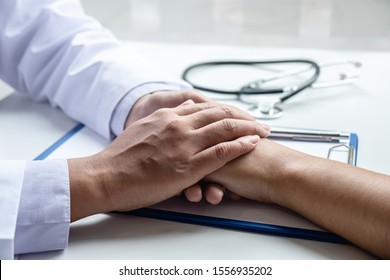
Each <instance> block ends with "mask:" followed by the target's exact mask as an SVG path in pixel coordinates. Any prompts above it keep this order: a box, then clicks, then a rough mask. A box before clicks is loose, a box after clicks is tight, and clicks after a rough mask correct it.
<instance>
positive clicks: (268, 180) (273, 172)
mask: <svg viewBox="0 0 390 280" xmlns="http://www.w3.org/2000/svg"><path fill="white" fill-rule="evenodd" d="M294 154H295V151H292V150H290V149H287V148H285V147H284V146H282V145H280V144H277V143H275V142H273V141H271V140H269V139H261V140H260V142H259V143H258V145H257V146H256V148H255V149H254V150H253V151H252V152H250V153H248V154H246V155H243V156H241V157H239V158H237V159H235V160H234V161H231V162H230V163H228V164H226V165H225V166H224V167H222V168H221V169H219V170H217V171H215V172H214V173H212V174H210V175H209V176H207V177H206V180H207V181H210V182H213V183H216V184H219V185H221V186H224V187H225V188H226V190H228V191H230V192H232V193H234V194H237V195H239V196H242V197H245V198H248V199H253V200H257V201H262V202H270V203H274V202H275V197H274V196H275V194H274V193H275V189H276V188H277V186H278V185H279V184H280V183H282V182H281V180H282V178H283V177H284V176H283V172H285V168H286V166H287V163H288V162H289V161H291V160H293V158H294Z"/></svg>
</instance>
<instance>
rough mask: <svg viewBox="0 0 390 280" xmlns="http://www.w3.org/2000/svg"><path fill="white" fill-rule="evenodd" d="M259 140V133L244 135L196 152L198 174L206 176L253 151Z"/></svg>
mask: <svg viewBox="0 0 390 280" xmlns="http://www.w3.org/2000/svg"><path fill="white" fill-rule="evenodd" d="M259 141H260V137H259V136H258V135H249V136H243V137H240V138H238V139H235V140H233V141H229V142H223V143H219V144H217V145H215V146H212V147H210V148H207V149H205V150H203V151H201V152H199V153H197V154H195V155H194V156H193V164H194V166H196V167H197V168H196V172H199V174H198V176H199V177H201V178H204V177H205V176H206V175H208V174H210V173H212V172H214V171H216V170H217V169H219V168H221V167H222V166H224V165H225V164H226V163H228V162H229V161H231V160H233V159H235V158H237V157H239V156H241V155H244V154H246V153H248V152H250V151H252V150H253V149H254V148H255V147H256V145H257V143H258V142H259Z"/></svg>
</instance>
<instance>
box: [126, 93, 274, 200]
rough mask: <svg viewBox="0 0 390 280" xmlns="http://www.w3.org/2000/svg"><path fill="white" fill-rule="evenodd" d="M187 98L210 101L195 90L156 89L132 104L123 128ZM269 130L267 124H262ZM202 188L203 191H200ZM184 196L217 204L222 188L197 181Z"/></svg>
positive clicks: (185, 191)
mask: <svg viewBox="0 0 390 280" xmlns="http://www.w3.org/2000/svg"><path fill="white" fill-rule="evenodd" d="M187 100H192V101H193V102H195V103H203V102H211V100H210V99H209V98H207V97H205V96H203V95H202V94H200V93H199V92H197V91H192V90H184V91H158V92H154V93H152V94H147V95H145V96H143V97H141V98H140V99H139V100H138V101H137V102H136V103H135V104H134V106H133V108H132V110H131V111H130V114H129V116H128V118H127V120H126V123H125V128H127V127H128V126H130V125H131V124H132V123H134V122H135V121H138V120H140V119H142V118H144V117H147V116H149V115H150V114H151V113H153V112H155V111H156V110H158V109H162V108H173V107H176V106H178V105H180V104H182V103H183V102H185V101H187ZM263 127H264V128H265V129H267V130H268V131H269V127H268V126H264V125H263ZM202 189H204V192H203V191H202ZM183 192H184V194H185V196H186V198H187V199H188V200H189V201H192V202H198V201H200V200H202V198H203V196H204V197H205V199H206V200H207V201H208V202H209V203H211V204H218V203H219V202H221V200H222V198H223V196H224V189H223V187H222V186H219V185H218V184H210V185H206V186H204V188H202V187H201V186H200V184H199V183H198V182H197V183H196V184H194V185H193V186H188V188H186V189H185V190H184V191H183Z"/></svg>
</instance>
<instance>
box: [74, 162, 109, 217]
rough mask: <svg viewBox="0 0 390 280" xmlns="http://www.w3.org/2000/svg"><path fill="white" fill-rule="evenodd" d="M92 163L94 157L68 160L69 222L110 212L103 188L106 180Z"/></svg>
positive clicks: (107, 197) (104, 188)
mask: <svg viewBox="0 0 390 280" xmlns="http://www.w3.org/2000/svg"><path fill="white" fill-rule="evenodd" d="M94 162H95V160H94V156H92V157H86V158H75V159H69V160H68V168H69V185H70V186H69V187H70V213H71V222H74V221H76V220H79V219H82V218H84V217H88V216H91V215H94V214H98V213H106V212H109V211H111V210H112V209H111V208H110V207H109V203H108V202H109V196H108V195H107V191H106V190H107V188H106V186H104V182H106V181H107V180H105V179H104V178H103V177H104V172H102V171H100V170H99V169H100V168H99V167H98V165H96V164H94Z"/></svg>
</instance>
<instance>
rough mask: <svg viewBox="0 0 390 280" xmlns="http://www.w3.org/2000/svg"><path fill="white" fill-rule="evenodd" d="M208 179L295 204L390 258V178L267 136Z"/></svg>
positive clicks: (264, 198)
mask: <svg viewBox="0 0 390 280" xmlns="http://www.w3.org/2000/svg"><path fill="white" fill-rule="evenodd" d="M206 179H208V180H210V181H213V182H216V183H219V184H221V185H223V186H225V187H226V188H227V189H228V190H229V191H232V192H234V193H236V194H239V195H241V196H243V197H246V198H249V199H254V200H257V201H261V202H269V203H275V204H279V205H281V206H283V207H286V208H289V209H292V210H294V211H296V212H298V213H300V214H301V215H303V216H305V217H306V218H308V219H310V220H311V221H313V222H314V223H316V224H318V225H320V226H322V227H324V228H326V229H328V230H330V231H332V232H335V233H337V234H339V235H340V236H343V237H344V238H346V239H348V240H350V241H351V242H353V243H355V244H356V245H358V246H360V247H362V248H365V249H366V250H368V251H370V252H372V253H374V254H376V255H378V256H381V257H383V258H389V257H390V203H389V201H390V177H389V176H385V175H380V174H377V173H374V172H370V171H367V170H362V169H359V168H356V167H353V166H350V165H347V164H343V163H338V162H335V161H331V160H326V159H321V158H317V157H313V156H310V155H306V154H303V153H300V152H297V151H294V150H291V149H289V148H286V147H284V146H282V145H279V144H277V143H275V142H273V141H270V140H268V139H262V140H261V141H260V143H259V145H257V147H256V149H255V150H254V151H253V152H251V153H249V154H246V155H244V156H242V157H240V158H238V159H237V160H235V161H233V162H231V163H229V164H227V165H226V166H224V167H223V168H222V169H220V170H218V171H217V172H215V173H213V174H211V175H209V176H208V177H207V178H206Z"/></svg>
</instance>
